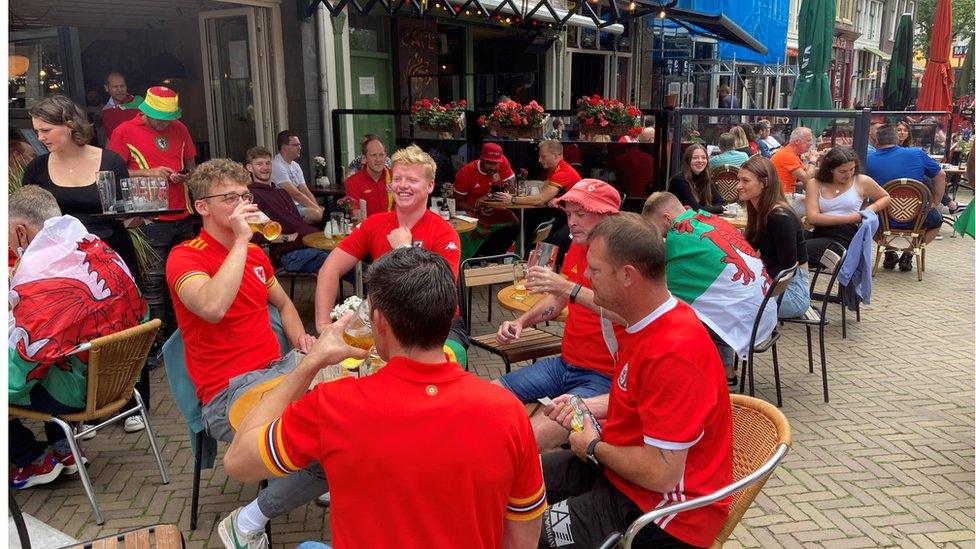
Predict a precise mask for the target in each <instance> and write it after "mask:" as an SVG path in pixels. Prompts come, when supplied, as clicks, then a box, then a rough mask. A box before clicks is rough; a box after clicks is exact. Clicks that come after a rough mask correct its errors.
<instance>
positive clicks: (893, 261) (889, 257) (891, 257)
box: [881, 252, 898, 271]
mask: <svg viewBox="0 0 976 549" xmlns="http://www.w3.org/2000/svg"><path fill="white" fill-rule="evenodd" d="M895 265H898V254H896V253H895V252H885V256H884V263H882V264H881V266H882V267H884V268H885V269H888V270H889V271H890V270H892V269H894V268H895Z"/></svg>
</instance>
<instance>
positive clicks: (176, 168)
mask: <svg viewBox="0 0 976 549" xmlns="http://www.w3.org/2000/svg"><path fill="white" fill-rule="evenodd" d="M139 110H140V111H141V112H142V114H140V115H139V116H137V117H135V118H133V119H131V120H127V121H125V122H123V123H121V124H120V125H119V126H118V127H117V128H115V131H113V132H112V139H111V140H110V141H109V144H108V148H109V149H110V150H112V151H114V152H116V153H118V154H119V156H121V157H122V159H123V160H125V163H126V167H128V168H129V176H130V177H140V176H144V177H164V178H167V179H169V191H168V192H169V207H170V209H175V210H182V211H180V212H179V213H175V214H167V215H161V216H159V217H158V218H157V220H156V221H154V222H152V223H150V224H148V225H145V226H144V227H142V233H143V234H144V235H145V236H146V240H148V241H149V244H150V245H151V246H152V247H153V250H155V252H156V254H155V257H151V258H150V259H149V261H148V265H146V268H145V269H143V284H144V286H145V288H144V290H145V291H144V295H145V297H146V301H148V302H149V312H150V315H151V316H152V317H153V318H158V319H160V320H161V321H162V325H161V326H160V328H159V333H158V334H157V336H156V342H155V344H154V347H153V349H152V350H151V351H150V355H151V358H152V357H154V356H155V355H156V353H157V352H158V350H159V349H160V348H161V347H162V344H163V342H165V341H166V339H167V338H168V337H169V336H170V335H171V334H172V333H173V330H175V329H176V319H175V318H174V317H173V306H172V302H171V301H170V296H169V294H168V293H167V291H166V272H165V270H166V257H167V256H168V255H169V251H170V249H172V247H173V246H175V245H176V244H179V243H180V242H183V241H184V240H187V239H190V238H193V225H192V223H191V222H190V208H189V204H188V197H187V192H186V186H185V183H186V180H187V177H188V175H187V174H188V173H189V171H190V170H192V169H193V167H194V165H195V164H194V160H193V159H194V157H195V156H196V154H197V150H196V148H194V146H193V139H192V138H191V137H190V132H189V131H187V129H186V126H184V125H183V123H182V122H180V121H179V118H180V116H182V110H181V109H180V106H179V95H177V94H176V92H174V91H173V90H171V89H169V88H166V87H163V86H154V87H152V88H149V89H148V90H147V91H146V99H145V101H143V102H142V103H140V104H139Z"/></svg>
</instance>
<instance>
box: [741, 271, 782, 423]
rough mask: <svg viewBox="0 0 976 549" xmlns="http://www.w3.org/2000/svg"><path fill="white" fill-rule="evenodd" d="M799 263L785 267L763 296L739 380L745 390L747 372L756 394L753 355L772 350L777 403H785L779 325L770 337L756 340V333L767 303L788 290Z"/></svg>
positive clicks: (751, 390) (751, 393) (750, 388)
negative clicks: (778, 353)
mask: <svg viewBox="0 0 976 549" xmlns="http://www.w3.org/2000/svg"><path fill="white" fill-rule="evenodd" d="M796 269H797V264H796V263H794V264H793V266H792V267H790V268H789V269H783V271H781V272H780V273H779V274H778V275H776V278H774V279H773V283H772V285H771V286H770V287H769V290H767V291H766V296H765V297H763V300H762V304H761V305H759V311H758V312H756V321H755V322H753V324H752V335H751V336H750V338H749V358H748V359H747V360H745V361H743V363H742V379H741V380H740V381H739V392H740V393H741V392H743V391H744V390H745V387H746V374H747V373H748V376H749V395H750V396H755V394H756V393H755V389H756V387H755V383H754V379H753V368H752V364H753V355H755V353H765V352H766V351H769V350H772V354H773V377H774V379H775V380H776V405H777V406H782V405H783V396H782V392H781V389H780V384H779V357H777V356H776V341H777V340H779V336H780V332H779V327H778V326H777V327H776V328H773V333H771V334H769V337H768V338H766V339H765V340H763V341H759V342H757V341H756V334H757V332H758V331H759V326H760V325H761V324H762V316H763V313H765V312H766V303H768V302H769V300H770V299H778V298H779V297H780V296H781V295H783V292H785V291H786V287H787V286H789V284H790V281H791V280H793V275H795V274H796ZM735 360H736V362H738V360H739V357H738V356H736V358H735Z"/></svg>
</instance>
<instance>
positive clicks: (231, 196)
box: [200, 192, 254, 206]
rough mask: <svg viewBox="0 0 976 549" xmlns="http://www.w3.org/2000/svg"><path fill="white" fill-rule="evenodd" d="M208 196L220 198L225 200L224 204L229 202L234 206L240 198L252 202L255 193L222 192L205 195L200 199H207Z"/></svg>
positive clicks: (247, 202)
mask: <svg viewBox="0 0 976 549" xmlns="http://www.w3.org/2000/svg"><path fill="white" fill-rule="evenodd" d="M208 198H219V199H220V200H221V201H223V203H224V204H227V205H228V206H233V205H235V204H237V201H238V200H243V201H244V203H246V204H250V203H251V200H252V199H253V198H254V195H253V194H251V193H249V192H243V193H222V194H212V195H210V196H204V197H202V198H200V200H206V199H208Z"/></svg>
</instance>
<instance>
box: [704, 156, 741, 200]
mask: <svg viewBox="0 0 976 549" xmlns="http://www.w3.org/2000/svg"><path fill="white" fill-rule="evenodd" d="M709 175H710V176H711V178H712V182H713V183H715V187H716V188H717V189H718V193H719V194H720V195H722V200H725V201H726V202H728V203H730V204H731V203H733V202H738V201H739V190H738V189H737V188H736V186H737V185H738V184H739V179H738V176H739V168H738V166H733V165H731V164H725V165H723V166H719V167H717V168H715V169H714V170H712V171H711V173H710V174H709Z"/></svg>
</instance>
